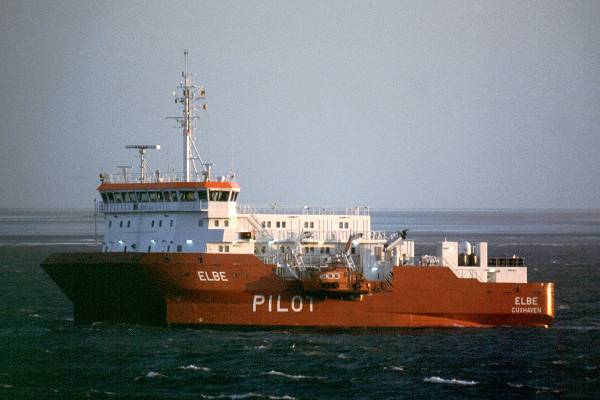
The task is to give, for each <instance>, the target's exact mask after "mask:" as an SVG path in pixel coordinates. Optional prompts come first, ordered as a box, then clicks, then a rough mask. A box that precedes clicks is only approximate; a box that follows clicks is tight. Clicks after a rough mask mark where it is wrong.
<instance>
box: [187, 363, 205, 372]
mask: <svg viewBox="0 0 600 400" xmlns="http://www.w3.org/2000/svg"><path fill="white" fill-rule="evenodd" d="M179 369H185V370H190V371H205V372H208V371H210V368H208V367H197V366H195V365H194V364H190V365H185V366H182V367H179Z"/></svg>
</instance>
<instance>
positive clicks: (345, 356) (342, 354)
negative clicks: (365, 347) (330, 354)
mask: <svg viewBox="0 0 600 400" xmlns="http://www.w3.org/2000/svg"><path fill="white" fill-rule="evenodd" d="M337 358H339V359H341V360H347V359H349V358H350V356H348V355H346V354H344V353H340V354H338V355H337Z"/></svg>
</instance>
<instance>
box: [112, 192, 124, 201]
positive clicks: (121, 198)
mask: <svg viewBox="0 0 600 400" xmlns="http://www.w3.org/2000/svg"><path fill="white" fill-rule="evenodd" d="M113 196H114V199H115V203H122V202H123V197H122V196H121V193H119V192H115V193H113Z"/></svg>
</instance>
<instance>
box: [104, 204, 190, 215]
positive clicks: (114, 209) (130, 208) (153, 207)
mask: <svg viewBox="0 0 600 400" xmlns="http://www.w3.org/2000/svg"><path fill="white" fill-rule="evenodd" d="M96 211H97V212H101V213H124V212H127V213H129V212H165V211H171V212H172V211H197V212H200V211H201V205H200V203H198V202H197V201H191V202H183V201H180V202H176V203H175V202H173V203H168V202H152V203H105V202H103V201H98V202H97V203H96Z"/></svg>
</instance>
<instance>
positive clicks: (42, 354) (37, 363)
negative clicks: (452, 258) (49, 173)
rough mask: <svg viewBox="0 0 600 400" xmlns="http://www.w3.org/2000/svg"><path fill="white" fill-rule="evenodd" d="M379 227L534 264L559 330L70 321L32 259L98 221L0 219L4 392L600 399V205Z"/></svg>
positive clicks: (385, 214)
mask: <svg viewBox="0 0 600 400" xmlns="http://www.w3.org/2000/svg"><path fill="white" fill-rule="evenodd" d="M372 219H373V228H374V229H381V230H401V229H405V228H409V229H410V231H409V233H408V234H409V237H411V238H413V239H415V240H416V252H417V253H419V254H432V253H433V252H434V248H435V247H434V246H435V243H436V242H437V241H439V240H443V239H444V238H447V239H448V240H463V239H465V240H471V241H475V242H476V241H481V240H487V241H489V242H490V244H489V253H490V255H497V256H511V255H513V254H517V255H520V256H523V257H525V260H526V262H527V264H528V266H529V279H530V281H552V282H555V283H556V321H555V325H554V326H553V327H552V328H549V329H542V328H494V329H394V330H385V331H376V330H344V331H321V330H311V329H289V330H260V329H259V330H240V329H225V330H215V329H203V328H198V329H187V328H186V329H172V328H171V329H170V328H163V327H148V326H138V325H127V324H108V323H102V322H99V323H94V324H90V325H75V324H74V323H73V319H72V306H71V304H70V303H69V301H68V300H67V298H66V297H65V296H64V295H63V294H62V293H61V291H60V290H59V289H58V288H57V287H56V285H55V284H54V283H53V282H52V281H51V280H50V278H49V277H48V276H47V275H46V274H45V273H44V271H43V270H42V269H41V268H40V266H39V264H40V262H41V261H42V260H43V259H44V257H46V256H47V255H48V254H51V253H54V252H59V251H90V250H93V249H95V247H94V243H95V238H94V216H93V214H92V213H91V212H89V211H86V210H71V211H64V210H62V211H57V210H28V211H15V210H0V304H1V307H0V399H45V398H49V399H80V398H92V399H94V398H97V399H118V398H139V399H146V398H149V399H175V398H176V399H387V398H423V399H425V398H598V388H600V369H599V368H600V211H535V210H533V211H532V210H528V211H489V210H484V211H447V210H438V211H395V210H373V211H372ZM101 222H102V221H101V220H98V226H100V225H101ZM99 234H100V232H99ZM100 240H101V239H100Z"/></svg>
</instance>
